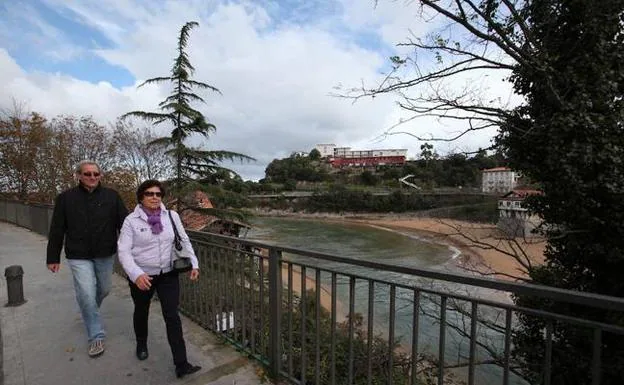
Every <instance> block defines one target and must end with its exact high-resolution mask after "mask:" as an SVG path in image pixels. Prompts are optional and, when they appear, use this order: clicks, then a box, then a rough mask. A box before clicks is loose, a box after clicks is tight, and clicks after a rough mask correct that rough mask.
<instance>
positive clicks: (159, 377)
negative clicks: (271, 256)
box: [0, 222, 260, 385]
mask: <svg viewBox="0 0 624 385" xmlns="http://www.w3.org/2000/svg"><path fill="white" fill-rule="evenodd" d="M46 242H47V241H46V239H45V238H44V237H42V236H39V235H37V234H35V233H33V232H30V231H29V230H26V229H23V228H20V227H16V226H13V225H10V224H7V223H4V222H0V269H1V273H2V277H1V279H0V282H1V283H0V318H1V332H2V340H3V343H4V354H3V359H4V383H5V384H6V385H17V384H19V385H38V384H41V385H43V384H45V385H72V384H89V385H100V384H101V385H104V384H111V385H113V384H114V385H125V384H128V385H129V384H133V385H135V384H154V385H160V384H193V385H204V384H229V385H233V384H237V385H247V384H249V385H256V384H260V380H259V379H258V377H257V375H256V367H255V365H254V364H253V363H251V362H249V361H248V360H247V359H246V358H244V357H243V356H242V355H240V354H238V353H237V352H236V351H235V350H234V349H233V348H231V347H230V346H228V345H225V344H223V343H221V342H220V341H219V340H218V339H217V338H216V337H215V336H214V335H212V334H211V333H210V332H207V331H205V330H203V329H202V328H201V327H199V326H198V325H196V324H194V323H193V322H191V321H189V320H188V319H186V318H184V317H183V320H182V322H183V328H184V334H185V339H186V343H187V350H188V355H189V361H190V362H192V363H194V364H198V365H201V366H202V370H201V371H200V372H198V373H197V374H194V375H192V376H188V377H185V378H183V379H181V380H178V379H177V378H176V377H175V374H174V366H173V362H172V358H171V351H170V350H169V345H168V344H167V337H166V334H165V325H164V322H163V319H162V315H161V313H160V306H159V304H158V303H153V306H152V308H151V314H150V325H149V328H150V329H149V330H150V331H149V333H150V334H149V342H148V344H149V352H150V356H149V358H148V359H147V360H145V361H138V360H137V359H136V357H135V356H134V349H135V344H134V332H133V330H132V300H131V298H130V295H129V289H128V286H127V284H126V283H125V281H124V280H123V279H122V278H120V277H119V276H117V275H115V276H114V277H113V290H112V293H111V294H110V295H109V296H108V297H107V298H106V299H105V300H104V304H103V305H102V313H103V317H104V324H105V327H106V329H107V333H108V337H107V341H106V346H107V350H106V352H105V353H104V355H103V356H101V357H99V358H96V359H92V358H89V357H88V356H87V352H86V337H85V330H84V326H83V324H82V320H81V318H80V313H79V310H78V305H77V304H76V301H75V296H74V289H73V286H72V280H71V273H70V272H69V269H68V266H67V264H66V263H64V262H65V260H64V259H63V260H62V265H61V271H60V272H59V273H57V274H52V273H50V272H48V270H47V269H46V266H45V250H46ZM13 264H19V265H22V267H23V269H24V297H25V298H26V300H27V301H28V302H26V303H25V304H24V305H21V306H19V307H4V305H5V304H6V303H7V293H6V280H5V278H4V269H5V268H6V267H7V266H10V265H13ZM1 383H2V381H1V380H0V384H1Z"/></svg>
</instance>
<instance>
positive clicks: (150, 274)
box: [118, 180, 201, 378]
mask: <svg viewBox="0 0 624 385" xmlns="http://www.w3.org/2000/svg"><path fill="white" fill-rule="evenodd" d="M136 196H137V201H138V202H139V204H138V205H137V206H136V208H135V209H134V212H132V213H130V214H129V215H128V216H127V217H126V219H125V221H124V224H123V227H122V229H121V234H120V235H119V241H118V255H119V261H120V262H121V265H122V266H123V269H124V270H125V272H126V274H127V275H128V281H129V285H130V294H131V295H132V300H133V302H134V317H133V321H134V333H135V336H136V343H137V345H136V356H137V358H138V359H139V360H145V359H147V357H148V351H147V319H148V314H149V307H150V302H151V299H152V296H153V295H154V291H156V293H158V298H159V300H160V306H161V309H162V313H163V317H164V319H165V325H166V327H167V340H168V341H169V346H170V347H171V353H172V354H173V363H174V364H175V373H176V376H177V377H178V378H180V377H183V376H185V375H187V374H191V373H195V372H197V371H198V370H200V369H201V367H199V366H195V365H191V364H190V363H189V362H188V361H187V358H186V345H185V343H184V336H183V333H182V323H181V321H180V315H179V314H178V304H179V299H180V283H179V280H178V273H177V272H175V271H172V268H171V265H172V260H171V257H172V255H173V253H172V247H173V239H174V231H173V227H172V223H171V220H170V216H169V211H168V210H167V209H166V208H165V205H164V204H163V203H162V198H163V197H164V196H165V189H164V188H163V186H162V184H161V183H160V182H159V181H157V180H146V181H145V182H143V183H141V185H140V186H139V188H138V190H137V193H136ZM170 213H171V218H173V221H174V222H175V226H176V228H177V229H178V232H179V234H180V238H181V241H182V242H181V243H182V246H183V247H184V249H185V250H188V254H189V257H190V258H191V264H192V270H191V271H190V272H189V274H190V279H191V280H193V281H195V280H197V279H198V278H199V267H198V265H199V264H198V261H197V257H196V256H195V252H194V251H193V248H192V246H191V242H190V241H189V238H188V235H187V234H186V232H185V231H184V227H183V226H182V222H181V221H180V217H179V216H178V214H177V213H176V212H175V211H171V212H170Z"/></svg>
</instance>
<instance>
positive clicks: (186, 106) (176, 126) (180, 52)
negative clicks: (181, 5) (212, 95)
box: [122, 21, 254, 198]
mask: <svg viewBox="0 0 624 385" xmlns="http://www.w3.org/2000/svg"><path fill="white" fill-rule="evenodd" d="M197 26H199V23H197V22H195V21H190V22H187V23H186V24H184V26H183V27H182V28H181V29H180V35H179V37H178V45H177V56H176V58H175V59H174V63H173V67H172V68H171V74H170V75H169V76H163V77H155V78H151V79H148V80H146V81H145V82H143V83H142V84H140V85H139V87H142V86H144V85H150V84H162V83H165V84H170V85H171V86H172V90H171V94H170V95H169V96H167V98H165V100H163V101H162V102H160V103H159V105H158V107H159V110H160V111H158V112H145V111H132V112H128V113H126V114H124V115H123V116H122V119H124V118H128V117H136V118H140V119H143V120H146V121H149V122H151V123H152V124H153V125H154V126H156V125H160V124H166V123H168V124H170V125H171V126H172V127H173V128H172V130H171V135H170V136H166V137H160V138H157V139H155V140H154V141H153V142H152V144H155V145H156V144H158V145H164V146H166V148H167V151H166V153H167V154H168V155H171V156H172V157H173V158H174V159H175V179H174V181H173V187H174V188H173V190H174V191H173V193H174V196H177V197H178V198H179V197H181V194H182V188H183V187H184V186H185V185H186V184H188V183H189V182H190V181H192V180H194V179H205V178H208V177H209V176H210V175H212V174H214V173H215V172H218V171H226V172H228V173H230V174H234V175H235V174H236V173H235V172H234V171H232V170H229V169H227V168H225V167H222V166H220V163H221V162H222V161H224V160H241V161H242V160H254V159H253V158H251V157H249V156H247V155H244V154H240V153H236V152H231V151H223V150H202V149H199V148H194V147H189V146H188V145H187V144H186V143H185V141H186V140H187V139H189V137H191V136H192V135H194V134H199V135H201V136H203V137H206V138H207V137H209V136H210V134H213V133H215V132H216V126H215V125H214V124H213V123H211V122H209V121H208V120H207V119H206V117H205V116H204V115H203V114H202V113H201V112H200V111H199V110H197V109H195V108H193V107H192V106H191V103H192V102H201V103H205V100H204V99H203V98H202V97H201V96H199V95H197V94H196V93H194V90H195V89H200V90H210V91H213V92H217V93H219V94H221V91H219V89H217V88H216V87H213V86H212V85H210V84H207V83H203V82H199V81H196V80H193V79H192V75H193V74H194V72H195V68H194V67H193V65H192V64H191V61H190V60H189V57H188V53H187V46H188V42H189V35H190V32H191V30H192V29H193V28H195V27H197Z"/></svg>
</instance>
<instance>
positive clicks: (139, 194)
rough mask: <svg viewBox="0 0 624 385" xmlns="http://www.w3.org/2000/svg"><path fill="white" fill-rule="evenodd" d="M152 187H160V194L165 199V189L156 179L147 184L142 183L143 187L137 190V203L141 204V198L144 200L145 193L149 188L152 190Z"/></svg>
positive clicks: (148, 181) (149, 180) (147, 181)
mask: <svg viewBox="0 0 624 385" xmlns="http://www.w3.org/2000/svg"><path fill="white" fill-rule="evenodd" d="M152 187H158V188H159V189H160V192H161V193H162V197H163V198H164V197H165V188H164V187H163V184H162V183H160V182H159V181H157V180H156V179H148V180H146V181H145V182H143V183H141V185H140V186H139V188H138V189H137V192H136V198H137V202H141V198H143V193H144V192H145V190H147V189H148V188H152Z"/></svg>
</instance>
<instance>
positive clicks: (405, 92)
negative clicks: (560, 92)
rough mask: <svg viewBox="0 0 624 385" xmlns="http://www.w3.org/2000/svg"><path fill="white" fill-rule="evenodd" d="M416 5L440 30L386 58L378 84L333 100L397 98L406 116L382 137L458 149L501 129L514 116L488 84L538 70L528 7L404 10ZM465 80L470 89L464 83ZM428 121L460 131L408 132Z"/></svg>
mask: <svg viewBox="0 0 624 385" xmlns="http://www.w3.org/2000/svg"><path fill="white" fill-rule="evenodd" d="M413 3H416V4H417V6H418V7H419V9H420V16H421V18H422V20H423V21H425V22H429V23H433V24H434V25H439V26H440V27H439V28H437V29H436V30H435V31H433V32H431V33H429V34H428V35H427V36H425V37H420V36H415V35H414V34H411V36H410V37H408V38H407V39H406V40H405V41H404V42H402V43H399V44H397V46H398V47H400V48H401V49H402V50H403V51H408V52H409V53H408V54H406V55H404V56H398V55H397V56H393V57H391V58H390V60H391V65H392V67H391V70H390V71H388V72H387V73H386V75H385V76H384V77H383V79H382V80H381V82H380V83H379V84H377V85H375V86H367V85H362V86H360V87H356V88H350V89H344V88H343V89H340V91H339V92H338V93H337V94H336V96H339V97H343V98H348V99H352V100H354V101H355V100H358V99H361V98H366V97H375V96H378V95H382V94H393V95H396V96H397V101H396V103H397V105H398V106H399V107H400V108H401V109H402V110H403V111H404V112H406V113H407V115H408V116H407V117H406V118H402V119H401V120H400V121H398V122H397V123H396V124H395V125H393V126H391V127H390V128H389V129H387V131H386V132H385V134H384V135H396V134H401V135H409V136H412V137H414V138H416V139H418V140H422V141H455V140H457V139H460V138H462V137H464V136H465V135H467V134H469V133H471V132H476V131H480V130H484V129H486V128H496V127H499V126H500V124H501V123H502V122H503V121H504V120H505V119H506V118H508V117H510V116H511V115H510V114H511V111H510V110H511V108H510V107H509V106H510V103H511V101H510V100H502V99H500V98H495V99H488V98H487V97H486V96H484V95H485V93H484V90H483V80H484V79H485V77H486V76H500V77H501V78H503V77H507V76H510V75H511V72H512V70H513V69H514V68H515V65H517V64H519V63H520V64H523V65H527V66H530V67H533V68H535V69H537V70H539V68H540V63H539V62H537V61H536V58H535V57H533V56H532V55H531V52H532V46H533V39H532V35H531V32H530V29H529V28H528V25H527V17H526V12H525V6H526V1H524V0H502V1H489V0H442V1H440V0H419V1H416V2H410V3H409V5H408V6H412V5H413ZM432 58H433V60H432ZM471 77H472V78H471ZM469 79H472V81H469V82H467V80H469ZM466 83H468V84H467V85H464V86H462V85H463V84H466ZM555 96H556V95H555ZM427 117H428V118H435V119H438V120H440V121H445V122H447V123H451V124H452V125H453V126H458V127H460V128H459V131H458V132H455V133H453V134H441V133H436V134H428V136H427V137H424V136H422V135H419V134H416V133H414V132H413V131H411V130H410V129H409V127H408V126H409V123H411V122H413V121H414V120H416V119H420V118H427ZM400 127H406V129H404V130H399V128H400Z"/></svg>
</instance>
